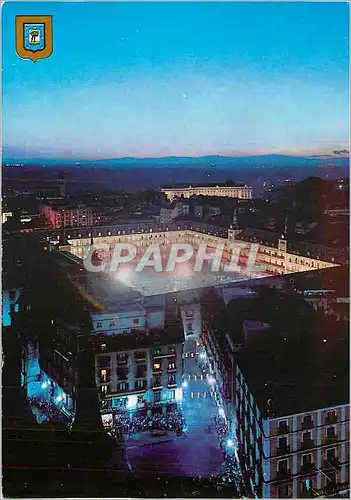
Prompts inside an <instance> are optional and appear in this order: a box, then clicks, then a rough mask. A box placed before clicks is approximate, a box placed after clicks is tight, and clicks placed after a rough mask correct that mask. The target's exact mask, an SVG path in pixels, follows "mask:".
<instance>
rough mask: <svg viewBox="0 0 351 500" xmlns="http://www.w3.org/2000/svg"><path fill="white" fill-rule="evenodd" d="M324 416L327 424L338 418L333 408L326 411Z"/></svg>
mask: <svg viewBox="0 0 351 500" xmlns="http://www.w3.org/2000/svg"><path fill="white" fill-rule="evenodd" d="M325 418H326V423H329V424H334V423H335V422H336V421H337V419H338V417H337V414H336V411H335V410H330V411H328V412H327V414H326V417H325Z"/></svg>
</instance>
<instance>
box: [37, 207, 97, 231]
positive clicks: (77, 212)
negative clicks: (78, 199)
mask: <svg viewBox="0 0 351 500" xmlns="http://www.w3.org/2000/svg"><path fill="white" fill-rule="evenodd" d="M40 212H41V215H43V216H44V217H46V218H47V219H48V220H49V221H50V223H51V225H52V227H53V228H55V229H57V228H60V227H88V226H92V225H93V212H92V209H91V208H89V207H86V206H85V205H77V206H61V205H54V204H51V203H50V204H47V205H42V206H41V208H40Z"/></svg>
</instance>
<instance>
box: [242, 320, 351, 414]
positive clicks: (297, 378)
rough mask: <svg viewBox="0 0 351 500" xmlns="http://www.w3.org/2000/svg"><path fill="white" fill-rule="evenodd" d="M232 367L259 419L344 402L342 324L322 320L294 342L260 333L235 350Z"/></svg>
mask: <svg viewBox="0 0 351 500" xmlns="http://www.w3.org/2000/svg"><path fill="white" fill-rule="evenodd" d="M238 366H239V368H240V370H241V371H242V373H243V376H244V379H245V381H246V383H247V385H248V387H249V389H250V391H251V392H252V394H253V397H254V399H255V401H256V403H257V405H258V407H259V409H260V412H261V414H262V416H263V417H264V418H277V417H283V416H288V415H292V414H297V413H304V412H308V411H313V410H316V409H322V408H329V407H333V406H338V405H343V404H348V403H349V331H348V324H347V322H345V321H340V322H339V323H336V322H335V320H334V319H325V318H323V320H322V321H321V323H320V325H319V328H317V329H316V330H315V331H309V332H305V337H304V338H302V339H300V341H297V340H296V339H292V338H291V337H288V336H284V334H283V335H281V334H279V333H278V332H277V331H274V330H273V329H270V330H266V331H261V332H259V333H258V334H257V335H255V336H254V338H253V339H251V342H250V339H249V341H248V342H246V343H245V344H244V347H243V348H242V350H241V351H239V353H238Z"/></svg>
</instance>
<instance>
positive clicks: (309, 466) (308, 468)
mask: <svg viewBox="0 0 351 500" xmlns="http://www.w3.org/2000/svg"><path fill="white" fill-rule="evenodd" d="M314 470H315V467H314V464H313V463H312V462H306V463H304V464H302V465H301V469H300V473H301V474H310V473H311V472H314Z"/></svg>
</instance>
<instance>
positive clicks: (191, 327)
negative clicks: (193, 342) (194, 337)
mask: <svg viewBox="0 0 351 500" xmlns="http://www.w3.org/2000/svg"><path fill="white" fill-rule="evenodd" d="M188 330H189V332H192V330H193V324H192V323H188Z"/></svg>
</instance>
